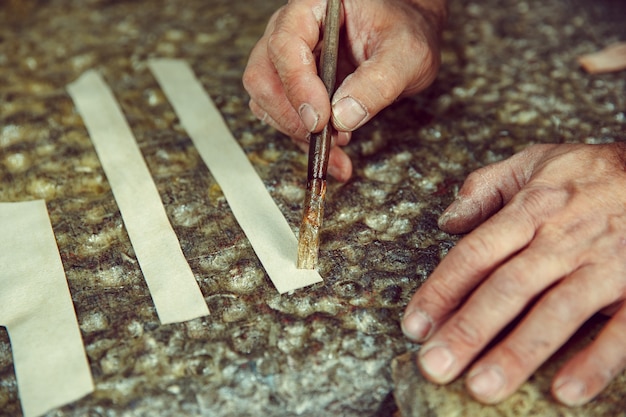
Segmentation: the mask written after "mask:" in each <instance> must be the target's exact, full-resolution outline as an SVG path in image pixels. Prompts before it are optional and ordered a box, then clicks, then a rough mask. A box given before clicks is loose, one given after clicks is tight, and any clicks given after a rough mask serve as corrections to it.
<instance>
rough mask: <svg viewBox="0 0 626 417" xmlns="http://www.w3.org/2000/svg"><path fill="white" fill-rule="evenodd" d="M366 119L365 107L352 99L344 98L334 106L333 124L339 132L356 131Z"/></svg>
mask: <svg viewBox="0 0 626 417" xmlns="http://www.w3.org/2000/svg"><path fill="white" fill-rule="evenodd" d="M366 117H367V110H366V109H365V106H363V105H362V104H361V103H359V102H358V101H356V100H355V99H353V98H352V97H349V96H348V97H344V98H342V99H341V100H339V101H338V102H336V103H335V104H334V105H333V123H334V125H335V127H337V129H339V130H354V129H356V128H357V127H359V126H360V125H361V123H363V121H364V120H365V118H366Z"/></svg>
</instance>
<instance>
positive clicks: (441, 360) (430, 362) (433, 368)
mask: <svg viewBox="0 0 626 417" xmlns="http://www.w3.org/2000/svg"><path fill="white" fill-rule="evenodd" d="M455 362H456V359H455V358H454V355H453V354H452V352H450V350H449V349H448V348H446V347H443V346H441V345H436V346H433V347H431V348H426V350H424V351H423V353H422V354H421V355H420V364H421V367H422V370H423V371H424V372H425V373H427V374H428V375H429V376H430V377H431V378H432V379H433V380H435V381H436V382H438V383H440V384H445V383H447V382H449V381H450V380H451V379H452V378H451V376H452V375H451V371H452V367H453V365H454V363H455Z"/></svg>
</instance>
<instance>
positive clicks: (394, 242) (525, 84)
mask: <svg viewBox="0 0 626 417" xmlns="http://www.w3.org/2000/svg"><path fill="white" fill-rule="evenodd" d="M620 3H621V2H615V1H608V0H599V1H596V2H593V4H592V5H588V4H586V2H583V1H582V0H577V1H560V0H548V1H545V2H541V4H539V3H536V2H520V1H517V0H486V1H480V2H478V1H476V2H472V1H467V0H466V1H458V2H453V4H452V5H451V16H450V25H449V28H448V29H447V31H446V32H445V34H444V43H445V48H444V51H443V67H442V70H441V73H440V76H439V78H438V80H437V81H436V82H435V84H434V85H433V86H432V87H431V88H429V89H428V90H427V91H426V92H424V93H423V94H421V95H420V96H418V97H415V98H412V99H407V100H402V101H399V102H397V103H395V104H394V105H393V106H391V107H390V108H389V109H387V110H385V111H384V112H382V113H381V114H380V115H379V116H378V117H377V118H376V119H375V120H374V121H372V122H371V123H369V124H368V125H367V126H365V127H364V128H363V129H361V130H360V131H359V132H357V133H356V134H355V137H354V141H353V143H352V144H351V145H350V146H349V147H348V150H347V151H348V152H349V154H350V155H351V156H352V157H353V160H354V163H355V175H354V178H353V179H352V180H351V181H350V182H348V183H346V184H338V183H331V184H330V186H329V191H328V195H327V208H326V213H325V214H326V219H325V231H324V234H323V236H322V244H321V253H320V273H321V275H322V276H323V277H324V278H325V283H324V284H320V285H316V286H313V287H310V288H307V289H306V290H303V291H298V292H296V293H294V294H290V295H283V296H280V295H279V294H278V293H277V292H276V291H275V290H274V288H273V287H272V285H271V282H270V281H269V279H268V277H267V276H266V274H265V273H264V271H263V269H262V268H261V265H260V263H259V261H258V260H257V258H256V257H255V255H254V252H253V251H252V248H251V247H250V244H249V243H248V241H247V240H246V238H245V236H244V234H243V232H242V231H241V229H240V228H239V226H238V225H237V222H236V221H235V219H234V217H233V215H232V213H231V212H230V210H229V208H228V205H227V203H226V201H225V199H224V197H223V195H222V193H221V190H220V188H219V186H218V185H217V184H216V183H215V181H214V179H213V177H212V176H211V174H210V173H209V171H208V170H207V169H206V167H205V166H204V165H203V164H202V162H201V160H200V158H199V155H198V153H197V152H196V150H195V149H194V147H193V146H192V144H191V141H190V140H189V138H188V137H187V135H186V133H185V132H184V130H182V129H181V127H180V125H179V123H178V120H177V118H176V116H175V115H174V112H173V110H172V108H171V106H170V105H169V103H168V102H167V101H166V100H165V98H164V96H163V93H162V92H161V90H160V89H159V87H158V85H157V83H156V81H155V80H154V78H153V77H152V75H151V74H150V72H149V71H148V70H147V67H146V59H147V58H150V57H178V58H183V59H185V60H187V61H188V62H190V64H191V65H192V67H193V69H194V71H195V72H196V74H197V75H198V77H199V79H200V80H201V82H202V83H203V85H204V87H205V88H206V90H207V91H208V92H209V93H210V94H211V96H212V97H213V99H214V101H215V102H216V104H217V105H218V107H219V109H220V111H221V112H222V114H223V115H224V117H225V119H226V122H227V124H228V125H229V127H230V128H231V130H232V131H233V133H234V135H235V137H236V138H237V140H238V141H239V143H240V144H241V146H242V147H243V149H244V150H245V152H246V153H247V155H248V156H249V158H250V160H251V161H252V163H253V165H254V167H255V168H256V169H257V171H258V173H259V175H260V176H261V178H262V179H263V181H264V183H265V184H266V186H267V188H268V190H269V191H270V193H271V194H272V196H273V197H274V199H275V200H276V202H277V203H278V205H279V208H280V209H281V211H282V212H283V214H284V215H285V217H286V218H287V220H288V221H289V224H290V225H291V226H292V228H293V230H294V232H295V231H296V230H297V227H298V225H299V222H300V216H301V209H302V200H303V197H304V191H303V190H304V185H305V184H304V182H305V178H306V157H305V155H303V154H301V153H300V151H299V150H297V148H296V147H295V146H294V145H293V144H292V143H291V142H290V141H289V140H288V139H286V138H285V137H284V136H282V135H280V134H279V133H277V132H275V131H273V130H272V129H270V128H269V127H267V126H263V125H261V124H260V123H259V122H258V121H256V120H255V119H254V117H253V116H252V115H251V114H250V112H249V111H248V108H247V96H246V94H245V92H244V90H243V88H242V86H241V81H240V80H241V75H242V71H243V67H244V65H245V62H246V59H247V55H248V53H249V50H250V49H251V47H252V46H253V44H254V42H255V41H256V40H257V38H258V37H259V36H260V34H261V33H262V30H263V28H264V26H265V22H266V21H267V19H268V17H269V15H270V14H271V13H272V12H273V10H275V9H276V8H277V7H278V6H279V5H280V4H281V2H279V1H274V0H271V1H270V0H263V1H248V2H234V1H225V0H210V1H201V0H188V1H163V0H161V1H153V0H151V1H147V0H146V1H133V2H124V1H114V0H85V1H78V0H74V1H72V0H49V1H42V2H36V1H34V0H23V1H18V0H12V1H8V0H5V1H0V201H22V200H30V199H37V198H43V199H45V200H46V202H47V206H48V210H49V212H50V216H51V220H52V225H53V229H54V232H55V236H56V238H57V242H58V246H59V250H60V252H61V257H62V260H63V264H64V267H65V271H66V274H67V278H68V282H69V286H70V291H71V294H72V298H73V301H74V305H75V308H76V313H77V316H78V321H79V324H80V328H81V331H82V336H83V339H84V342H85V349H86V352H87V355H88V359H89V363H90V366H91V370H92V374H93V377H94V381H95V384H96V391H95V392H94V393H93V394H91V395H89V396H87V397H85V398H84V399H82V400H80V401H77V402H75V403H73V404H70V405H68V406H65V407H63V408H61V409H58V410H55V411H52V412H51V413H49V415H50V416H85V415H90V416H148V415H150V416H181V415H207V416H209V415H210V416H252V415H254V416H257V415H266V416H291V415H301V416H320V415H342V416H386V415H391V414H393V413H394V412H396V406H395V405H394V400H393V396H392V389H393V381H392V370H391V362H392V359H393V358H394V357H396V356H398V355H401V354H403V353H404V352H407V351H410V350H413V349H414V348H415V346H412V345H411V344H410V343H408V342H407V341H406V340H405V339H404V338H403V336H402V334H401V332H400V330H399V318H400V316H401V314H402V311H403V307H404V306H405V305H406V303H407V301H408V299H409V298H410V296H411V294H412V292H413V291H414V290H415V289H416V288H417V287H418V286H419V285H420V283H421V282H423V280H424V279H426V277H427V276H428V274H429V272H430V271H432V269H433V268H434V267H435V265H436V264H437V263H438V261H439V260H440V258H441V257H442V256H443V255H445V253H446V252H447V250H448V249H449V248H450V247H451V246H452V245H453V244H454V242H455V241H456V240H457V239H458V237H456V236H450V235H447V234H445V233H443V232H441V231H439V230H438V229H437V225H436V219H437V217H438V215H439V214H440V213H441V211H442V210H443V208H444V207H445V206H446V205H447V203H449V202H450V201H451V199H452V197H453V195H454V192H455V191H456V190H457V189H458V186H459V185H460V184H461V182H462V180H463V178H464V177H465V175H467V174H468V173H469V172H470V171H471V170H473V169H475V168H477V167H479V166H481V165H483V164H486V163H490V162H493V161H497V160H500V159H502V158H505V157H507V156H510V155H511V154H512V153H514V152H515V151H517V150H519V149H522V148H523V147H525V146H526V145H528V144H531V143H539V142H565V141H574V142H589V143H600V142H609V141H615V140H620V141H623V140H626V93H625V90H626V80H625V79H626V77H625V75H624V73H617V74H606V75H594V76H590V75H587V74H585V73H583V72H582V71H581V70H580V69H579V68H578V67H577V64H576V61H575V58H576V56H578V55H580V54H583V53H588V52H592V51H595V50H597V49H600V48H601V47H603V46H604V45H606V44H608V43H611V42H613V41H617V40H620V39H621V40H623V39H626V33H625V29H624V25H623V18H621V17H620V16H624V13H621V14H620V10H619V9H620V8H621V11H623V10H624V9H623V6H621V5H620ZM615 10H618V11H617V12H616V11H615ZM91 68H94V69H97V70H99V71H100V72H101V73H102V74H103V76H104V77H105V79H106V81H107V83H108V84H109V85H110V87H111V88H112V90H113V92H114V94H115V95H116V97H117V99H118V100H119V102H120V104H121V106H122V108H123V110H124V113H125V115H126V117H127V119H128V121H129V123H130V125H131V128H132V129H133V132H134V133H135V136H136V137H137V140H138V143H139V145H140V148H141V151H142V153H143V155H144V157H145V159H146V161H147V164H148V167H149V169H150V171H151V173H152V175H153V177H154V179H155V182H156V184H157V187H158V190H159V192H160V194H161V198H162V200H163V203H164V205H165V208H166V211H167V213H168V216H169V218H170V220H171V222H172V224H173V226H174V229H175V231H176V233H177V235H178V237H179V239H180V242H181V246H182V249H183V251H184V253H185V256H186V258H187V260H188V261H189V263H190V265H191V267H192V269H193V271H194V274H195V276H196V278H197V280H198V283H199V285H200V288H201V290H202V292H203V294H204V296H205V298H206V301H207V303H208V305H209V307H210V309H211V311H212V315H211V316H209V317H206V318H201V319H196V320H192V321H189V322H186V323H182V324H172V325H160V324H159V322H158V320H157V317H156V314H155V310H154V307H153V305H152V302H151V299H150V294H149V292H148V289H147V286H146V284H145V281H144V280H143V277H142V275H141V272H140V269H139V266H138V265H137V262H136V259H135V256H134V253H133V249H132V246H131V244H130V241H129V239H128V236H127V234H126V231H125V228H124V226H123V223H122V220H121V217H120V214H119V211H118V208H117V206H116V203H115V200H114V198H113V195H112V193H111V190H110V187H109V184H108V182H107V179H106V176H105V175H104V172H103V170H102V167H101V166H100V163H99V161H98V158H97V156H96V153H95V151H94V149H93V146H92V145H91V142H90V139H89V137H88V135H87V132H86V130H85V127H84V125H83V122H82V119H81V118H80V117H79V116H78V115H77V113H76V112H75V110H74V108H73V103H72V101H71V99H70V98H69V96H68V95H67V93H66V91H65V86H66V85H67V84H68V83H70V82H72V81H73V80H75V79H76V78H77V77H78V76H79V75H80V74H81V73H82V72H83V71H85V70H87V69H91ZM620 381H621V382H620ZM620 381H618V384H617V385H614V386H612V388H611V390H609V391H607V393H605V394H603V395H602V396H601V397H600V398H599V400H598V401H604V402H605V403H606V402H607V401H609V402H610V401H613V403H612V405H613V407H614V408H613V411H615V410H624V409H626V403H625V402H624V400H623V395H622V394H623V393H624V392H626V386H625V385H624V382H623V378H622V379H621V380H620ZM438 392H439V393H441V395H444V396H446V395H456V394H454V392H455V391H454V389H451V390H449V389H447V388H444V389H439V390H438ZM538 395H539V396H540V397H542V400H541V401H543V402H542V403H541V404H545V406H542V407H545V410H544V409H543V408H542V410H544V411H545V415H553V414H548V412H552V411H553V410H552V409H551V408H550V407H553V403H552V402H551V401H550V400H549V399H545V398H543V397H545V396H546V395H547V394H546V392H544V391H541V392H540V393H539V394H538ZM444 398H445V397H444ZM546 398H547V397H546ZM458 407H459V408H458V411H459V412H460V413H462V410H463V408H462V407H463V405H462V404H461V403H459V405H458ZM590 407H593V405H592V406H590ZM620 407H621V408H620ZM589 410H593V408H589ZM434 412H435V414H432V415H435V416H439V415H440V414H436V413H437V411H436V410H435V411H434ZM567 413H568V412H567V411H562V412H561V414H556V415H568V414H567ZM0 415H2V416H20V415H21V409H20V405H19V400H18V396H17V386H16V381H15V375H14V371H13V362H12V356H11V351H10V345H9V340H8V336H7V333H6V331H4V330H3V329H2V330H0ZM442 415H443V414H442ZM459 415H463V414H459ZM466 415H467V414H466ZM538 415H540V414H538ZM572 415H584V414H580V413H579V414H572ZM588 415H592V414H588ZM607 415H615V414H607Z"/></svg>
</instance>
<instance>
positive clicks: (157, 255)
mask: <svg viewBox="0 0 626 417" xmlns="http://www.w3.org/2000/svg"><path fill="white" fill-rule="evenodd" d="M68 91H69V93H70V95H71V96H72V98H73V99H74V103H75V104H76V108H77V109H78V111H79V113H80V114H81V116H82V118H83V120H84V122H85V125H86V126H87V130H88V131H89V135H90V136H91V140H92V142H93V144H94V146H95V148H96V152H97V154H98V157H99V158H100V162H101V163H102V167H103V168H104V172H105V173H106V176H107V179H108V180H109V183H110V185H111V189H112V190H113V195H114V196H115V200H116V202H117V205H118V206H119V208H120V212H121V214H122V218H123V220H124V225H125V226H126V230H127V231H128V236H129V237H130V241H131V243H132V245H133V248H134V250H135V255H136V256H137V260H138V262H139V265H140V267H141V270H142V272H143V275H144V278H145V280H146V283H147V284H148V288H149V289H150V294H151V295H152V299H153V301H154V305H155V307H156V310H157V314H158V315H159V319H160V320H161V322H162V323H174V322H181V321H186V320H191V319H194V318H197V317H201V316H205V315H207V314H209V309H208V307H207V305H206V302H205V300H204V297H203V295H202V293H201V292H200V288H199V287H198V283H197V281H196V279H195V277H194V275H193V272H192V271H191V268H190V267H189V264H188V263H187V260H186V259H185V257H184V255H183V252H182V250H181V248H180V243H179V242H178V238H177V237H176V234H175V233H174V230H173V229H172V226H171V224H170V222H169V220H168V218H167V214H166V213H165V208H164V207H163V203H162V202H161V198H160V196H159V193H158V190H157V188H156V185H155V184H154V181H153V180H152V177H151V175H150V172H149V171H148V167H147V166H146V163H145V161H144V159H143V156H142V154H141V152H140V150H139V147H138V146H137V142H136V140H135V137H134V136H133V133H132V132H131V130H130V127H129V126H128V123H127V122H126V120H125V119H124V115H123V114H122V111H121V109H120V107H119V105H118V103H117V102H116V100H115V97H114V96H113V94H112V92H111V90H110V89H109V88H108V86H107V85H106V84H105V82H104V80H103V79H102V77H101V76H100V75H99V74H98V73H97V72H95V71H87V72H86V73H84V74H83V75H82V76H81V77H80V78H79V79H78V80H77V81H75V82H74V83H72V84H70V85H69V86H68Z"/></svg>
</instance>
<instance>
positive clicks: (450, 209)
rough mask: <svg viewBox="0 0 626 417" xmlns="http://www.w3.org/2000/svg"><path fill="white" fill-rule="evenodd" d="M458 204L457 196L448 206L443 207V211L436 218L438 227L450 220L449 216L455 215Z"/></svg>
mask: <svg viewBox="0 0 626 417" xmlns="http://www.w3.org/2000/svg"><path fill="white" fill-rule="evenodd" d="M459 204H460V202H459V199H458V198H457V199H456V200H454V201H453V202H452V203H451V204H450V205H449V206H448V208H447V209H445V211H444V212H443V213H441V216H439V219H438V220H437V225H438V226H439V227H442V226H445V224H446V223H447V222H448V220H450V219H451V218H453V217H455V216H456V215H457V213H456V210H457V208H458V207H459Z"/></svg>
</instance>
